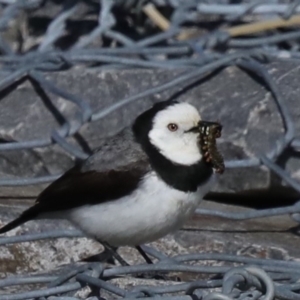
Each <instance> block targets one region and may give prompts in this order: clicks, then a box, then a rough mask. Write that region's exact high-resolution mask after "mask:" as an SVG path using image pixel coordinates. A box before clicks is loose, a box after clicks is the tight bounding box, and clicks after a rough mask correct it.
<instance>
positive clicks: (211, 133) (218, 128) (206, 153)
mask: <svg viewBox="0 0 300 300" xmlns="http://www.w3.org/2000/svg"><path fill="white" fill-rule="evenodd" d="M198 131H199V133H200V135H199V146H200V151H201V153H202V155H203V157H204V159H205V161H206V162H207V163H209V164H211V165H212V168H213V169H214V170H215V172H216V173H219V174H222V173H223V172H224V170H225V165H224V159H223V157H222V155H221V153H220V152H219V151H218V148H217V144H216V139H217V138H219V137H221V134H222V125H221V124H220V123H219V122H208V121H200V122H199V124H198Z"/></svg>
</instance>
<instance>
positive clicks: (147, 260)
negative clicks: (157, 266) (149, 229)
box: [135, 246, 153, 265]
mask: <svg viewBox="0 0 300 300" xmlns="http://www.w3.org/2000/svg"><path fill="white" fill-rule="evenodd" d="M135 248H136V250H137V251H139V253H140V254H141V255H142V256H143V258H144V259H145V261H146V263H147V264H149V265H151V264H153V262H152V260H151V258H150V257H149V256H148V255H147V253H146V252H145V251H144V250H143V249H142V247H141V246H135Z"/></svg>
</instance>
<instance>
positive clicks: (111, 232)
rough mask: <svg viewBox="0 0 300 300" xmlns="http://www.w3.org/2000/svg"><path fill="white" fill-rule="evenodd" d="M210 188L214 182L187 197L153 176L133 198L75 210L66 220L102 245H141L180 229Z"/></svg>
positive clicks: (143, 181)
mask: <svg viewBox="0 0 300 300" xmlns="http://www.w3.org/2000/svg"><path fill="white" fill-rule="evenodd" d="M210 186H211V181H210V182H208V183H206V184H205V185H204V186H202V187H201V188H199V189H198V191H197V192H195V193H184V192H181V191H178V190H175V189H173V188H172V187H170V186H168V185H167V184H165V183H164V182H163V181H162V180H161V179H160V178H158V177H157V176H156V174H155V173H154V172H152V173H149V174H147V175H146V176H145V177H144V178H143V180H142V181H141V183H140V185H139V188H138V189H137V190H135V191H134V192H132V194H130V195H128V196H126V197H123V198H120V199H118V200H115V201H110V202H105V203H102V204H96V205H86V206H83V207H80V208H75V209H72V210H71V211H69V212H67V216H65V217H67V218H68V219H69V220H70V221H71V222H72V223H74V224H75V225H76V226H78V227H79V228H80V229H81V230H82V231H84V232H85V233H86V234H87V235H89V236H91V237H93V238H96V239H97V240H99V241H105V242H108V243H109V244H111V245H113V246H124V245H132V246H135V245H140V244H143V243H147V242H151V241H153V240H156V239H158V238H160V237H162V236H164V235H166V234H168V233H170V232H172V231H174V230H176V229H178V228H179V227H181V225H182V224H183V222H184V221H185V220H186V219H187V218H189V217H190V216H191V215H192V214H193V212H194V211H195V209H196V207H197V205H198V204H199V202H200V200H201V199H202V197H203V196H204V195H205V194H206V193H207V192H208V191H209V188H210Z"/></svg>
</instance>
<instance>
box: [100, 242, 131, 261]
mask: <svg viewBox="0 0 300 300" xmlns="http://www.w3.org/2000/svg"><path fill="white" fill-rule="evenodd" d="M100 243H101V244H102V245H103V246H104V248H105V249H107V250H108V251H109V252H110V253H111V255H112V256H113V257H114V258H115V259H116V260H117V261H118V262H119V263H120V264H121V265H122V266H129V264H128V263H127V262H126V261H125V260H124V259H123V258H122V257H121V256H120V255H119V253H118V252H117V249H118V248H116V247H113V246H110V245H109V244H107V243H106V242H100Z"/></svg>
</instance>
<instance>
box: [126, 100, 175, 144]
mask: <svg viewBox="0 0 300 300" xmlns="http://www.w3.org/2000/svg"><path fill="white" fill-rule="evenodd" d="M177 103H179V102H178V101H175V100H166V101H161V102H157V103H155V104H154V105H153V106H152V107H151V108H150V109H148V110H146V111H145V112H143V113H142V114H140V115H139V116H138V117H137V118H136V120H135V122H134V123H133V126H132V131H133V133H134V136H135V138H136V140H137V142H139V143H140V144H145V143H146V140H147V139H148V133H149V131H150V130H151V129H152V123H153V118H154V117H155V115H156V114H157V113H158V112H159V111H161V110H164V109H165V108H167V107H168V106H171V105H174V104H177Z"/></svg>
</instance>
